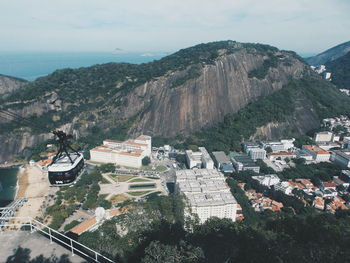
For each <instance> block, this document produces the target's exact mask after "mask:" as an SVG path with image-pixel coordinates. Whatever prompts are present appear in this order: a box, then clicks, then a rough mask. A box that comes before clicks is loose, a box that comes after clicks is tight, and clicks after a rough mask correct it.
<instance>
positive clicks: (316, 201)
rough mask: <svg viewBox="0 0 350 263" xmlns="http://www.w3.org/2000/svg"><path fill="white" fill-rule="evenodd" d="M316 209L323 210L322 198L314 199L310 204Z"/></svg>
mask: <svg viewBox="0 0 350 263" xmlns="http://www.w3.org/2000/svg"><path fill="white" fill-rule="evenodd" d="M312 205H313V206H314V207H315V208H316V209H319V210H323V209H324V200H323V198H322V197H316V198H315V199H314V201H313V204H312Z"/></svg>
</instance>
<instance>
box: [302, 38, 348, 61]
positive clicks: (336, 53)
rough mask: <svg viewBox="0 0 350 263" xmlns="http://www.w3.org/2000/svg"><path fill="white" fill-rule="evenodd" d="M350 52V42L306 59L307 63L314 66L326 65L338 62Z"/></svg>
mask: <svg viewBox="0 0 350 263" xmlns="http://www.w3.org/2000/svg"><path fill="white" fill-rule="evenodd" d="M348 52H350V41H348V42H345V43H342V44H340V45H337V46H335V47H332V48H330V49H327V50H326V51H324V52H322V53H320V54H318V55H316V56H314V57H309V58H306V59H305V60H306V62H307V63H309V64H310V65H313V66H319V65H324V64H326V63H328V62H331V61H333V60H336V59H337V58H340V57H342V56H344V55H345V54H346V53H348Z"/></svg>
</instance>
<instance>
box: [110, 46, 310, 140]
mask: <svg viewBox="0 0 350 263" xmlns="http://www.w3.org/2000/svg"><path fill="white" fill-rule="evenodd" d="M283 57H284V59H288V60H289V61H291V63H289V64H288V66H284V65H283V64H282V63H279V65H278V67H276V68H270V69H269V72H268V74H267V76H266V77H265V78H264V79H257V78H255V77H252V78H249V77H248V73H249V72H250V71H251V70H253V69H255V68H258V67H260V66H261V65H262V63H263V61H264V59H265V57H264V56H262V55H253V54H249V53H247V51H246V50H241V51H238V52H236V53H234V54H230V55H226V56H222V57H219V58H218V59H217V60H216V61H215V64H213V65H204V66H202V67H201V69H200V76H199V77H198V78H195V79H190V80H188V81H187V82H185V83H184V84H182V85H180V86H177V87H173V88H169V87H171V86H172V82H173V81H174V79H176V77H177V75H181V74H183V73H182V72H174V73H173V74H172V75H171V76H170V77H162V78H160V79H158V80H156V81H153V82H148V83H145V84H144V85H142V86H139V87H137V88H136V89H135V90H134V92H132V93H131V94H129V95H128V96H127V99H126V101H127V105H126V107H124V108H122V109H121V110H119V111H117V112H116V113H115V114H117V115H119V116H122V117H123V118H125V119H127V118H130V117H132V116H134V115H135V114H140V119H139V121H138V122H136V124H135V125H134V127H133V129H132V130H131V133H132V134H140V133H145V134H150V135H158V136H166V137H169V136H175V135H177V134H179V133H181V134H184V135H187V134H190V133H192V132H194V131H196V130H198V129H200V128H202V127H205V126H210V125H213V124H215V123H217V122H220V121H222V120H223V118H224V116H225V115H226V114H228V113H235V112H237V111H238V110H240V109H241V108H243V107H244V106H246V105H247V104H248V103H250V102H252V101H255V100H256V99H258V98H259V97H260V96H267V95H269V94H271V93H273V92H274V91H276V90H279V89H281V88H282V87H283V86H284V85H285V84H287V83H288V82H289V80H290V78H295V79H298V78H301V77H302V76H303V74H304V72H305V71H304V69H305V65H304V64H303V63H302V62H300V61H299V60H297V59H296V58H294V57H293V56H292V55H291V54H288V53H283Z"/></svg>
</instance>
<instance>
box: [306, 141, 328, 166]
mask: <svg viewBox="0 0 350 263" xmlns="http://www.w3.org/2000/svg"><path fill="white" fill-rule="evenodd" d="M303 151H304V152H306V153H307V154H310V155H311V156H312V158H313V160H314V161H316V162H327V161H329V159H330V156H331V154H330V153H329V152H326V151H325V150H323V149H321V148H320V147H318V146H313V145H303Z"/></svg>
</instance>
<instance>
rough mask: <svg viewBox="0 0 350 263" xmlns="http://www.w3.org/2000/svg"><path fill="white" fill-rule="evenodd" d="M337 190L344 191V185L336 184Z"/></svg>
mask: <svg viewBox="0 0 350 263" xmlns="http://www.w3.org/2000/svg"><path fill="white" fill-rule="evenodd" d="M337 191H338V192H344V191H345V187H344V185H342V184H340V185H338V186H337Z"/></svg>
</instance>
